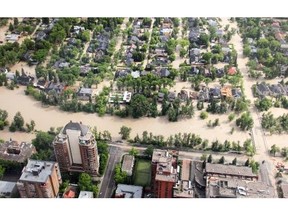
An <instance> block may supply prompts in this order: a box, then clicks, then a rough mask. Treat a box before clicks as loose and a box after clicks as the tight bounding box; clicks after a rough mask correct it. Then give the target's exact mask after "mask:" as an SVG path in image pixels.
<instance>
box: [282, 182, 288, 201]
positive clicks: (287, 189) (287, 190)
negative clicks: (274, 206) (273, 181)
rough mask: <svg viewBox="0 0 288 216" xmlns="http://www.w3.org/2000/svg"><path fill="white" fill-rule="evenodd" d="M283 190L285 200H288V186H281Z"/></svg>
mask: <svg viewBox="0 0 288 216" xmlns="http://www.w3.org/2000/svg"><path fill="white" fill-rule="evenodd" d="M281 189H282V192H283V198H288V184H283V183H282V184H281Z"/></svg>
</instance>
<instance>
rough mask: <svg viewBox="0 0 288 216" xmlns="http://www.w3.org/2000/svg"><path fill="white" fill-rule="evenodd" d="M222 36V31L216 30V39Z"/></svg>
mask: <svg viewBox="0 0 288 216" xmlns="http://www.w3.org/2000/svg"><path fill="white" fill-rule="evenodd" d="M224 34H225V32H224V30H222V29H217V30H216V35H217V36H218V37H223V35H224Z"/></svg>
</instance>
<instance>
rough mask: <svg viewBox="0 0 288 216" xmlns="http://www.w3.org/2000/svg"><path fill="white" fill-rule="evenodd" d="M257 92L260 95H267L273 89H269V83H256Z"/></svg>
mask: <svg viewBox="0 0 288 216" xmlns="http://www.w3.org/2000/svg"><path fill="white" fill-rule="evenodd" d="M256 93H257V94H258V95H259V96H260V97H265V96H268V95H270V94H271V90H270V89H269V87H268V85H267V84H266V83H264V82H261V83H260V84H257V85H256Z"/></svg>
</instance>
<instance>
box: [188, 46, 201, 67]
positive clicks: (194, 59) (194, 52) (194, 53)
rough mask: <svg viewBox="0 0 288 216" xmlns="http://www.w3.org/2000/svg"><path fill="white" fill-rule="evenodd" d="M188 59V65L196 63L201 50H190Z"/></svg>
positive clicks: (198, 60) (199, 57)
mask: <svg viewBox="0 0 288 216" xmlns="http://www.w3.org/2000/svg"><path fill="white" fill-rule="evenodd" d="M189 58H190V64H193V63H198V62H200V59H201V50H200V49H198V48H192V49H190V51H189Z"/></svg>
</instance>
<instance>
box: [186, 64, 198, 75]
mask: <svg viewBox="0 0 288 216" xmlns="http://www.w3.org/2000/svg"><path fill="white" fill-rule="evenodd" d="M199 73H200V69H199V68H198V67H195V66H192V67H191V70H189V71H188V74H189V75H197V74H199Z"/></svg>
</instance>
